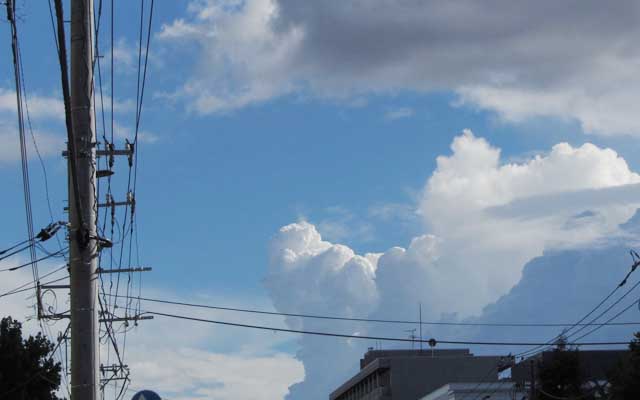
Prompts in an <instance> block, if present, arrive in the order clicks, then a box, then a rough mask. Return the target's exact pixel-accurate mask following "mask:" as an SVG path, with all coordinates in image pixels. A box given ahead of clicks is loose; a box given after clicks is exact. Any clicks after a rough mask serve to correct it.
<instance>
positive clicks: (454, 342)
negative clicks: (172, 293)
mask: <svg viewBox="0 0 640 400" xmlns="http://www.w3.org/2000/svg"><path fill="white" fill-rule="evenodd" d="M142 314H150V315H157V316H161V317H167V318H175V319H181V320H188V321H196V322H204V323H209V324H215V325H225V326H234V327H238V328H249V329H257V330H264V331H272V332H286V333H297V334H302V335H314V336H328V337H338V338H346V339H363V340H380V341H387V342H413V343H415V342H422V343H429V342H431V343H433V341H432V339H429V340H424V339H406V338H397V337H385V336H367V335H353V334H345V333H333V332H320V331H308V330H299V329H287V328H276V327H269V326H262V325H251V324H240V323H235V322H227V321H219V320H213V319H205V318H197V317H189V316H186V315H178V314H169V313H164V312H159V311H142ZM436 343H440V344H451V345H469V346H537V345H543V344H544V343H536V342H488V341H466V340H436ZM628 344H629V342H628V341H623V342H582V343H567V345H571V346H612V345H628Z"/></svg>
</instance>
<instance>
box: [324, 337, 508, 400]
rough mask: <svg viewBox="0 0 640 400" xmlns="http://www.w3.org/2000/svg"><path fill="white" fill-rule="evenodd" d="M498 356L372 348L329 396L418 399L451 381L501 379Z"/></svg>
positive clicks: (365, 399)
mask: <svg viewBox="0 0 640 400" xmlns="http://www.w3.org/2000/svg"><path fill="white" fill-rule="evenodd" d="M503 361H504V360H503V358H502V357H499V356H474V355H473V354H472V353H470V352H469V350H468V349H445V350H433V351H432V350H369V351H368V352H367V353H365V355H364V357H363V358H362V359H361V360H360V371H359V372H358V373H357V374H356V375H354V376H353V377H352V378H350V379H349V380H347V381H346V382H345V383H343V384H342V385H341V386H340V387H339V388H337V389H336V390H334V391H333V392H332V393H331V394H330V396H329V399H330V400H417V399H420V398H422V397H423V396H425V395H427V394H429V393H431V392H432V391H434V390H436V389H438V388H440V387H441V386H443V385H445V384H447V383H452V382H477V381H484V382H491V381H497V380H498V371H497V370H498V366H499V365H500V364H501V363H502V362H503Z"/></svg>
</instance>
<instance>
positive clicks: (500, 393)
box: [420, 381, 527, 400]
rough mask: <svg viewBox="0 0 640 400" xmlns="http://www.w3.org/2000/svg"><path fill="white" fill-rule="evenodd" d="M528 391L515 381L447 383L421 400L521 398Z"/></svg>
mask: <svg viewBox="0 0 640 400" xmlns="http://www.w3.org/2000/svg"><path fill="white" fill-rule="evenodd" d="M526 397H527V393H526V392H525V391H524V389H522V388H521V387H519V386H517V385H516V383H515V382H510V381H499V382H461V383H447V384H446V385H444V386H442V387H440V388H438V389H436V390H434V391H433V392H431V393H429V394H428V395H426V396H424V397H423V398H421V399H420V400H461V399H468V400H471V399H486V400H489V399H490V400H521V399H522V398H526Z"/></svg>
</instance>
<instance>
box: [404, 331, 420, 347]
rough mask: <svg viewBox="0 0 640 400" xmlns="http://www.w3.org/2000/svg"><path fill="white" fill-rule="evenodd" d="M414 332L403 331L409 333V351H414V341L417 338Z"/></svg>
mask: <svg viewBox="0 0 640 400" xmlns="http://www.w3.org/2000/svg"><path fill="white" fill-rule="evenodd" d="M416 330H417V329H416V328H413V329H407V330H405V332H410V335H409V339H411V350H413V349H414V345H415V340H416V339H417V338H418V337H417V336H416Z"/></svg>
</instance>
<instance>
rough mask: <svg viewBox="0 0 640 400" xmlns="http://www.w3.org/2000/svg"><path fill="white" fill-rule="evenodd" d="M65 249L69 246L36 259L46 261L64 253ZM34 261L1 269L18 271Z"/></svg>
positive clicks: (1, 270)
mask: <svg viewBox="0 0 640 400" xmlns="http://www.w3.org/2000/svg"><path fill="white" fill-rule="evenodd" d="M65 251H67V248H64V249H62V250H58V251H56V252H55V253H51V254H49V255H46V256H44V257H40V258H38V259H36V260H35V262H40V261H44V260H47V259H49V258H52V257H56V256H59V255H61V254H64V252H65ZM33 263H34V261H30V262H27V263H24V264H20V265H18V266H15V267H10V268H4V269H0V272H10V271H17V270H19V269H21V268H24V267H29V266H31V265H33Z"/></svg>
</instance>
